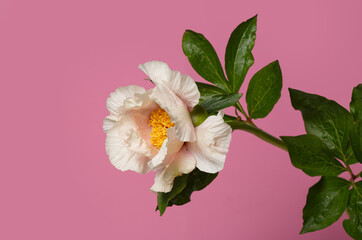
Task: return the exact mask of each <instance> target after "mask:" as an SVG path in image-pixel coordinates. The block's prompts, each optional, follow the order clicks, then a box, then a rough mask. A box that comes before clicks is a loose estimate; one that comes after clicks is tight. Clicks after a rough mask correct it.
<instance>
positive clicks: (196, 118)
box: [190, 104, 208, 127]
mask: <svg viewBox="0 0 362 240" xmlns="http://www.w3.org/2000/svg"><path fill="white" fill-rule="evenodd" d="M190 117H191V120H192V123H193V125H194V127H197V126H199V125H200V124H201V123H203V122H204V121H205V120H206V118H207V117H208V115H207V111H206V109H205V108H204V107H203V106H201V105H199V104H197V105H196V106H195V107H194V109H193V110H192V111H191V113H190Z"/></svg>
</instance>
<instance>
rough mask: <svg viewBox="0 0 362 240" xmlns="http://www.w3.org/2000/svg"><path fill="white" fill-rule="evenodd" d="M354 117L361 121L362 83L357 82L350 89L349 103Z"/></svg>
mask: <svg viewBox="0 0 362 240" xmlns="http://www.w3.org/2000/svg"><path fill="white" fill-rule="evenodd" d="M349 108H350V110H351V113H352V114H353V116H354V119H356V120H360V121H362V84H359V85H358V86H356V87H355V88H353V91H352V100H351V103H350V105H349Z"/></svg>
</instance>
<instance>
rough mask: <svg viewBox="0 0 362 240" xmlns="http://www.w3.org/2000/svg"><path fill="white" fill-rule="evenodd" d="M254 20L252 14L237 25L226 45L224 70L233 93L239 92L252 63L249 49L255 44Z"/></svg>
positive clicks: (255, 17)
mask: <svg viewBox="0 0 362 240" xmlns="http://www.w3.org/2000/svg"><path fill="white" fill-rule="evenodd" d="M256 20H257V16H254V17H252V18H250V19H249V20H247V21H245V22H242V23H241V24H240V25H239V26H237V27H236V28H235V30H234V31H233V32H232V33H231V36H230V39H229V42H228V44H227V46H226V52H225V71H226V75H227V76H228V79H229V81H230V84H231V86H232V91H233V92H235V93H237V92H239V89H240V86H241V84H242V83H243V81H244V79H245V75H246V73H247V72H248V70H249V68H250V67H251V65H253V64H254V57H253V54H252V53H251V50H253V47H254V44H255V38H256Z"/></svg>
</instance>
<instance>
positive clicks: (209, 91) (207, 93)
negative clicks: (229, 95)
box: [196, 82, 226, 102]
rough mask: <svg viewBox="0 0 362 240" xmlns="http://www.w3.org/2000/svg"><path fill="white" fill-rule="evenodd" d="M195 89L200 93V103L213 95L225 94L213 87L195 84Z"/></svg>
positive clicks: (200, 83)
mask: <svg viewBox="0 0 362 240" xmlns="http://www.w3.org/2000/svg"><path fill="white" fill-rule="evenodd" d="M196 85H197V88H198V89H199V92H200V102H203V101H205V100H206V99H208V98H210V97H213V96H215V95H220V94H225V93H226V92H225V91H224V90H222V89H220V88H218V87H216V86H214V85H210V84H206V83H202V82H196Z"/></svg>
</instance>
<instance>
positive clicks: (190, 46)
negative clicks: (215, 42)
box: [182, 30, 231, 92]
mask: <svg viewBox="0 0 362 240" xmlns="http://www.w3.org/2000/svg"><path fill="white" fill-rule="evenodd" d="M182 50H183V52H184V54H185V55H186V57H187V58H188V59H189V62H190V63H191V65H192V67H193V68H194V69H195V71H196V72H197V73H198V74H199V75H200V76H201V77H202V78H204V79H205V80H206V81H209V82H211V83H213V84H215V85H216V86H217V87H219V88H221V89H223V90H224V91H226V92H231V87H230V85H229V82H228V81H227V80H226V77H225V74H224V71H223V69H222V66H221V63H220V60H219V58H218V56H217V54H216V52H215V49H214V48H213V46H212V45H211V43H210V42H209V41H208V40H207V39H206V38H205V37H204V35H202V34H200V33H197V32H194V31H191V30H186V31H185V33H184V35H183V38H182Z"/></svg>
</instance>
